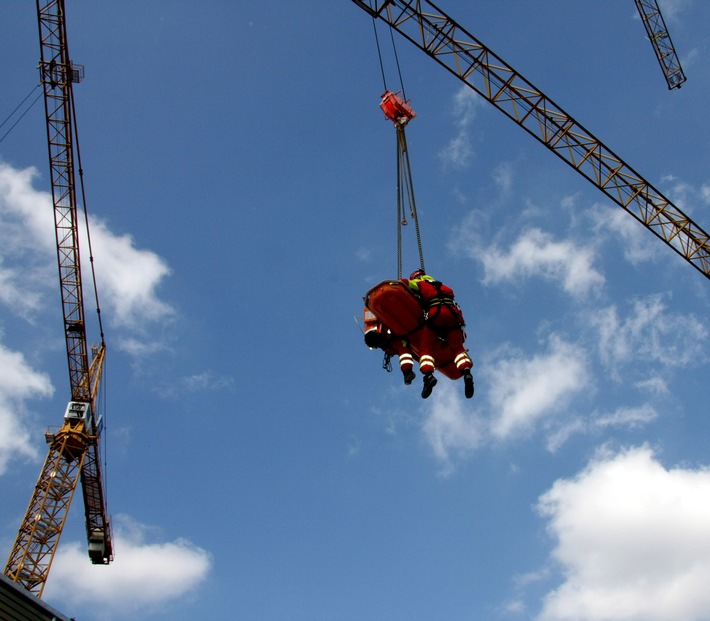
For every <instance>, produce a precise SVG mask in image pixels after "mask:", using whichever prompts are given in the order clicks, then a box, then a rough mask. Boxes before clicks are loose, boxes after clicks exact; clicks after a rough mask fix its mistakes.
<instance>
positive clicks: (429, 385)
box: [422, 373, 436, 399]
mask: <svg viewBox="0 0 710 621" xmlns="http://www.w3.org/2000/svg"><path fill="white" fill-rule="evenodd" d="M434 386H436V378H435V377H434V374H433V373H425V374H424V388H422V399H426V398H427V397H428V396H429V395H430V394H431V391H432V390H434Z"/></svg>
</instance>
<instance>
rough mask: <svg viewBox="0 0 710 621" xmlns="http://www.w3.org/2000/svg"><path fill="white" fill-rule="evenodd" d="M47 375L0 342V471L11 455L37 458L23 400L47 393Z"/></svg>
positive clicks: (1, 472) (43, 395)
mask: <svg viewBox="0 0 710 621" xmlns="http://www.w3.org/2000/svg"><path fill="white" fill-rule="evenodd" d="M52 392H53V388H52V385H51V382H50V381H49V378H48V377H47V376H46V375H44V374H43V373H38V372H37V371H35V370H34V369H33V368H32V367H31V366H30V365H29V364H28V363H27V361H26V360H25V358H24V356H23V355H22V354H21V353H19V352H15V351H11V350H9V349H7V348H6V347H5V346H4V345H2V344H1V343H0V475H1V474H4V473H5V471H6V469H7V465H8V463H9V462H10V461H11V460H12V459H16V458H22V457H24V458H27V459H37V457H38V454H37V449H36V448H35V447H34V445H33V443H32V442H31V441H30V433H29V430H28V428H27V426H26V425H25V422H24V420H23V413H24V411H25V406H24V401H25V400H28V399H31V398H37V397H48V396H51V394H52Z"/></svg>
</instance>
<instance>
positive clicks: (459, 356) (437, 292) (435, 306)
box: [402, 269, 474, 399]
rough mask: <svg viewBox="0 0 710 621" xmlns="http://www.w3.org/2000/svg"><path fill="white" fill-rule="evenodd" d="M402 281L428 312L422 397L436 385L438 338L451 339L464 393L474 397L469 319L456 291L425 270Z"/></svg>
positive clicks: (421, 349)
mask: <svg viewBox="0 0 710 621" xmlns="http://www.w3.org/2000/svg"><path fill="white" fill-rule="evenodd" d="M402 281H403V282H404V283H406V284H407V286H408V287H409V288H410V290H412V291H413V292H414V293H415V295H416V296H417V297H418V298H419V301H420V303H421V305H422V310H423V312H424V329H423V331H422V335H421V342H420V343H419V370H420V371H421V372H422V374H423V375H424V387H423V388H422V398H423V399H426V398H427V397H428V396H429V395H430V394H431V391H432V390H433V388H434V386H436V381H437V380H436V377H435V376H434V370H435V369H436V360H434V356H433V352H434V347H433V346H434V344H435V343H436V340H437V339H444V340H446V341H447V343H448V345H449V347H450V348H451V349H452V350H453V351H454V355H455V358H454V363H455V364H456V368H457V369H458V370H459V372H460V373H461V376H462V377H463V380H464V394H465V396H466V398H467V399H470V398H471V397H473V390H474V388H473V376H472V375H471V368H472V367H473V361H472V360H471V357H470V356H469V355H468V351H467V350H466V348H465V347H464V342H465V340H466V333H465V332H464V327H465V325H466V322H465V321H464V318H463V313H462V312H461V309H460V308H459V305H458V304H457V303H456V301H455V300H454V291H453V289H451V287H449V286H447V285H445V284H444V283H442V282H441V281H439V280H435V279H434V278H432V277H431V276H429V275H428V274H426V273H425V272H424V270H423V269H419V270H416V271H415V272H413V273H412V275H411V276H410V277H409V279H406V278H403V279H402Z"/></svg>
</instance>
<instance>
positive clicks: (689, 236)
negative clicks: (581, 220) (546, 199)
mask: <svg viewBox="0 0 710 621" xmlns="http://www.w3.org/2000/svg"><path fill="white" fill-rule="evenodd" d="M352 1H353V2H354V3H355V4H356V5H357V6H358V7H360V8H361V9H363V10H364V11H366V12H367V13H368V14H369V15H371V16H372V17H373V18H379V19H381V20H382V21H384V22H385V23H387V24H388V25H389V26H390V28H392V29H393V30H396V31H397V32H399V33H400V34H401V35H402V36H404V37H405V38H406V39H408V40H409V41H410V42H412V43H413V44H414V45H416V46H417V47H418V48H419V49H421V50H422V51H423V52H424V53H426V54H427V55H428V56H430V57H431V58H433V59H434V60H435V61H436V62H438V63H439V64H440V65H441V66H442V67H444V68H445V69H446V70H448V71H449V72H451V73H452V74H454V75H455V76H456V77H457V78H459V79H460V80H461V81H462V82H463V83H464V84H466V85H467V86H468V87H469V88H471V89H473V90H474V91H475V92H476V93H478V94H479V95H480V96H482V97H483V98H484V99H486V100H487V101H488V102H490V103H491V104H493V105H494V106H495V107H496V108H498V110H500V111H501V112H503V113H504V114H505V115H506V116H508V118H510V119H511V120H513V121H515V122H516V123H517V124H518V125H519V126H520V127H522V128H523V129H524V130H525V131H527V132H528V133H529V134H530V135H532V136H533V137H534V138H536V139H537V140H539V141H540V142H541V143H542V144H544V145H545V146H546V147H547V148H548V149H550V150H551V151H552V152H553V153H554V154H555V155H557V156H558V157H560V158H561V159H562V160H564V161H565V162H567V164H569V165H570V166H572V168H574V169H575V170H576V171H577V172H579V173H580V174H581V175H582V176H583V177H585V178H586V179H587V180H588V181H590V182H591V183H592V184H593V185H594V186H596V187H597V188H599V189H600V190H601V191H602V192H604V193H605V194H606V195H607V196H608V197H609V198H610V199H611V200H613V201H614V202H615V203H617V204H618V205H619V206H620V207H622V208H623V209H624V210H625V211H627V212H628V213H629V214H631V215H632V216H633V217H634V218H636V219H637V220H638V221H639V222H640V223H641V224H643V225H644V226H645V227H646V228H648V229H649V230H650V231H651V232H652V233H653V234H654V235H656V236H657V237H659V238H660V239H661V240H663V241H664V242H665V243H666V244H667V245H668V246H670V247H671V248H672V249H673V250H674V251H675V252H677V253H678V254H679V255H681V256H682V257H683V258H684V259H685V260H686V261H688V262H689V263H690V264H691V265H692V266H693V267H695V268H696V269H697V270H698V271H700V272H702V273H703V274H704V275H705V276H706V277H707V278H710V243H709V241H710V237H709V236H708V234H707V233H706V232H705V231H703V229H701V228H700V227H699V226H698V225H697V224H696V223H695V222H693V220H691V219H690V218H689V217H688V216H687V215H685V214H684V213H683V212H682V211H681V210H680V209H679V208H678V207H677V206H676V205H674V204H673V203H672V202H671V201H670V200H669V199H668V198H666V197H665V196H664V195H663V194H662V193H661V192H660V191H659V190H658V189H656V188H655V187H654V186H653V185H651V184H650V183H649V182H648V181H646V180H645V179H644V178H643V177H641V176H640V175H639V174H638V173H637V172H636V171H635V170H634V169H633V168H631V167H630V166H629V165H628V164H626V163H625V162H624V161H623V160H622V159H621V158H620V157H619V156H618V155H616V153H614V152H613V151H612V150H611V149H609V148H608V147H607V146H605V145H604V144H603V143H602V142H601V141H600V140H599V139H597V138H595V137H594V136H593V135H592V134H591V133H590V132H589V131H587V130H586V129H585V128H584V127H583V126H582V125H581V124H579V123H578V122H577V121H576V120H575V119H574V118H573V117H571V116H570V115H569V114H567V113H566V112H565V111H564V110H562V108H560V107H559V106H558V105H557V104H555V103H554V102H553V101H552V100H551V99H550V98H549V97H547V96H546V95H545V94H543V93H542V92H541V91H539V90H538V89H537V88H535V86H533V85H532V84H531V83H530V82H528V81H527V80H526V79H525V78H524V77H523V76H521V75H520V74H519V73H518V72H517V71H515V69H513V68H512V67H511V66H510V65H508V64H507V63H506V62H505V61H504V60H502V59H501V58H500V57H499V56H497V55H496V54H495V53H494V52H492V51H491V50H490V49H489V48H487V47H486V46H485V45H484V44H483V43H481V42H480V41H479V40H477V39H476V38H475V37H474V36H473V35H472V34H470V33H469V32H468V31H467V30H465V29H464V28H463V27H461V26H460V25H459V24H457V23H456V22H455V21H454V20H453V19H452V18H451V17H449V16H448V15H446V14H445V13H444V12H443V11H442V10H441V9H439V8H438V7H437V6H436V5H434V4H433V3H432V2H429V1H428V0H352Z"/></svg>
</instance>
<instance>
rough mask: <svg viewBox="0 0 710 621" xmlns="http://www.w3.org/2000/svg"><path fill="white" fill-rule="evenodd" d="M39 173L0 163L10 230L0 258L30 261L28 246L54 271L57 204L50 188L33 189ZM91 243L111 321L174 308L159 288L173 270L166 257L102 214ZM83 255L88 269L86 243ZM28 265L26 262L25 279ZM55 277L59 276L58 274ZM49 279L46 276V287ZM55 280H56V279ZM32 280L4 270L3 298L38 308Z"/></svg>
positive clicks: (2, 206)
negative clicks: (138, 242) (113, 225)
mask: <svg viewBox="0 0 710 621" xmlns="http://www.w3.org/2000/svg"><path fill="white" fill-rule="evenodd" d="M36 176H37V171H36V170H35V169H34V168H26V169H24V170H15V169H14V168H12V167H11V166H9V165H7V164H4V163H2V162H0V218H1V221H0V224H2V226H3V227H5V226H7V227H8V230H7V231H5V233H4V234H3V235H2V241H3V242H7V243H4V244H3V247H2V249H0V252H1V253H2V254H1V255H0V260H2V259H5V258H8V257H11V258H15V259H17V258H18V257H20V258H22V260H23V261H27V260H28V258H27V256H26V255H27V252H26V249H27V248H32V249H33V256H34V259H33V260H35V261H36V260H37V258H36V255H37V251H39V254H40V255H41V256H42V262H43V266H42V270H41V271H42V273H43V274H44V273H45V272H46V273H47V274H51V275H52V276H53V277H54V274H56V266H55V267H53V268H52V269H51V270H50V267H49V266H50V265H54V264H55V262H56V258H55V257H56V242H55V238H54V222H53V208H52V204H51V197H50V194H49V193H48V192H42V191H38V190H36V189H34V188H33V186H32V182H33V179H34V178H35V177H36ZM79 227H80V234H81V235H80V236H81V238H82V239H84V238H85V237H86V236H85V235H84V234H83V233H84V231H85V228H84V225H83V223H81V222H80V223H79ZM91 235H92V248H93V253H94V257H95V261H94V265H95V267H96V272H97V279H98V281H99V294H100V301H101V302H102V304H103V303H106V304H107V309H106V310H108V311H109V312H108V313H107V314H106V315H105V316H107V317H108V318H109V319H110V320H111V321H114V322H116V323H117V324H120V325H123V326H131V327H135V326H137V325H140V323H141V321H146V320H147V321H157V320H160V319H164V318H165V317H167V316H169V315H170V314H171V313H172V309H171V308H170V306H168V305H167V304H166V303H165V302H162V301H161V300H160V299H159V298H158V296H157V288H158V286H159V285H160V283H161V281H162V280H163V279H164V278H165V276H167V275H168V274H169V273H170V270H169V268H168V266H167V264H166V263H165V261H164V260H163V259H162V258H161V257H159V256H158V255H156V254H155V253H154V252H151V251H149V250H140V249H138V248H136V247H135V241H134V239H133V238H132V237H131V236H130V235H125V234H124V235H116V234H114V233H112V232H111V231H110V230H109V229H108V226H107V225H106V223H105V222H103V221H102V220H100V219H99V218H92V221H91ZM80 252H81V256H82V257H83V258H84V260H83V264H82V268H83V269H84V270H85V271H86V270H88V268H89V261H88V257H89V252H88V248H86V247H85V246H82V247H81V249H80ZM25 273H26V272H25V266H24V265H23V266H22V274H23V278H24V274H25ZM54 278H55V279H56V277H54ZM83 278H84V288H85V292H84V295H85V297H86V296H88V295H89V293H88V291H87V289H90V283H91V278H90V277H89V275H88V272H87V273H85V274H83ZM49 282H50V280H49V279H47V280H46V281H45V286H48V285H49ZM52 282H54V281H52ZM34 284H35V283H33V281H31V280H30V281H23V280H20V279H19V278H18V276H17V272H14V271H12V270H9V269H7V268H5V269H3V270H2V271H0V300H4V301H6V302H10V301H13V300H14V301H16V300H23V299H26V300H27V302H26V303H27V304H28V305H29V306H31V307H36V306H37V305H38V302H37V293H36V291H33V287H30V286H29V285H34Z"/></svg>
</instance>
